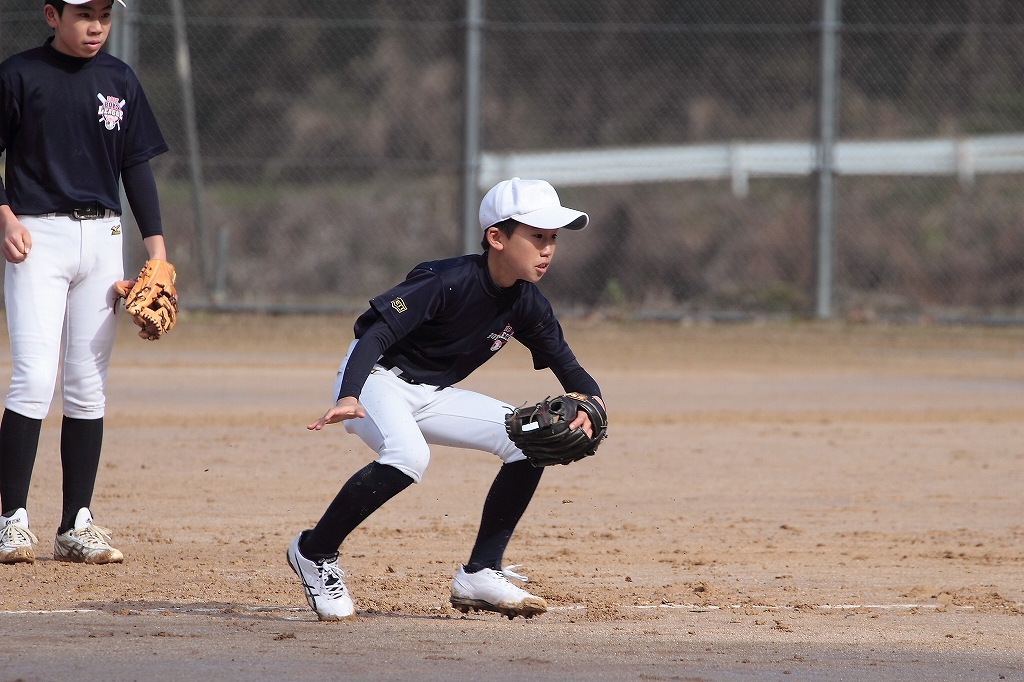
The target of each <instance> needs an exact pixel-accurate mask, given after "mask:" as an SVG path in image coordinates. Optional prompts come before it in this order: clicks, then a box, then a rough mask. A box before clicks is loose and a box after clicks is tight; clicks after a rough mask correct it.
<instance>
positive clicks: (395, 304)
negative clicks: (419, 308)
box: [391, 298, 409, 313]
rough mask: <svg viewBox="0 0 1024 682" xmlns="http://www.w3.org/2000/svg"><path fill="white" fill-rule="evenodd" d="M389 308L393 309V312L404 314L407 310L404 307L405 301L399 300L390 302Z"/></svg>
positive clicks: (406, 307)
mask: <svg viewBox="0 0 1024 682" xmlns="http://www.w3.org/2000/svg"><path fill="white" fill-rule="evenodd" d="M391 307H392V308H394V309H395V312H398V313H404V312H405V311H406V310H408V309H409V307H408V306H406V305H405V301H403V300H402V299H401V298H396V299H395V300H393V301H392V302H391Z"/></svg>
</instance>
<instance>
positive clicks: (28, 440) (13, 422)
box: [0, 410, 43, 515]
mask: <svg viewBox="0 0 1024 682" xmlns="http://www.w3.org/2000/svg"><path fill="white" fill-rule="evenodd" d="M42 425H43V420H42V419H29V418H28V417H25V416H22V415H20V414H18V413H17V412H12V411H11V410H4V416H3V419H2V420H0V507H3V513H4V514H5V515H7V514H10V513H12V512H14V511H15V510H16V509H19V508H21V507H25V506H27V505H28V487H29V484H30V483H31V482H32V467H33V466H34V465H35V463H36V450H37V449H38V448H39V430H40V428H41V427H42Z"/></svg>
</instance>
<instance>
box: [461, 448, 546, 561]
mask: <svg viewBox="0 0 1024 682" xmlns="http://www.w3.org/2000/svg"><path fill="white" fill-rule="evenodd" d="M543 473H544V469H542V468H537V467H535V466H533V465H532V464H530V463H529V462H527V461H526V460H523V461H522V462H514V463H512V464H505V465H503V466H502V467H501V469H500V470H499V471H498V475H497V476H495V477H494V483H492V484H491V489H490V491H489V492H488V493H487V499H486V500H485V501H484V513H483V516H482V518H481V519H480V532H479V533H477V536H476V544H474V545H473V553H472V554H471V555H470V557H469V562H468V563H467V564H466V571H467V572H469V573H476V572H477V571H479V570H481V569H484V568H491V569H494V570H496V571H500V570H501V559H502V557H504V556H505V548H506V547H508V541H509V540H510V539H512V531H514V530H515V529H516V524H517V523H519V519H521V518H522V516H523V513H524V512H526V507H527V506H528V505H529V504H530V500H531V499H533V493H534V492H535V491H536V490H537V484H538V483H540V477H541V474H543Z"/></svg>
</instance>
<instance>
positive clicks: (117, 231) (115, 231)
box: [110, 225, 121, 237]
mask: <svg viewBox="0 0 1024 682" xmlns="http://www.w3.org/2000/svg"><path fill="white" fill-rule="evenodd" d="M119 234H121V226H120V225H114V226H113V227H112V228H110V236H112V237H114V236H117V235H119Z"/></svg>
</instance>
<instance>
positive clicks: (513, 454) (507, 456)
mask: <svg viewBox="0 0 1024 682" xmlns="http://www.w3.org/2000/svg"><path fill="white" fill-rule="evenodd" d="M494 454H496V455H497V456H498V459H500V460H501V462H502V464H512V463H513V462H521V461H523V460H524V459H526V455H524V454H523V451H522V450H520V449H519V448H517V447H516V444H515V443H513V442H512V441H509V442H508V445H503V446H502V447H501V449H499V450H498V451H497V452H495V453H494Z"/></svg>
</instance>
